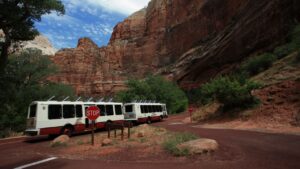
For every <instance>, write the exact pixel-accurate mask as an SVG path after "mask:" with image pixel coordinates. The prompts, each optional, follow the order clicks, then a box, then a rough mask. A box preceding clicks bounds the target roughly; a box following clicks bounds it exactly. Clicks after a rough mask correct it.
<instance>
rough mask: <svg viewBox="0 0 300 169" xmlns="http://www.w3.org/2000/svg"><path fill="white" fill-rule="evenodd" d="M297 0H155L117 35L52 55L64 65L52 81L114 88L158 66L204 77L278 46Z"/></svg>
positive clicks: (84, 89) (184, 78) (82, 90)
mask: <svg viewBox="0 0 300 169" xmlns="http://www.w3.org/2000/svg"><path fill="white" fill-rule="evenodd" d="M299 3H300V2H299V1H297V0H272V1H269V0H261V1H253V0H190V1H184V0H152V1H151V2H150V3H149V4H148V7H147V8H144V9H142V10H140V11H138V12H136V13H134V14H133V15H131V16H129V17H128V18H127V19H125V20H124V21H123V22H121V23H119V24H118V25H116V26H115V28H114V31H113V33H112V36H111V39H110V42H109V44H108V45H107V46H105V47H101V48H99V47H97V46H96V45H95V44H94V43H93V42H91V41H90V40H88V39H86V38H83V39H80V40H79V43H78V46H77V48H75V49H63V50H61V51H59V52H57V54H56V55H55V56H53V57H52V59H53V60H54V62H55V63H56V64H57V65H59V66H60V67H61V73H60V74H58V75H56V76H54V77H52V80H53V81H60V82H64V83H67V84H71V85H73V86H74V87H75V89H76V91H77V94H80V95H91V94H92V93H94V94H96V95H110V94H112V93H114V92H115V91H118V90H122V89H124V87H125V85H124V81H126V80H127V79H128V77H138V78H142V77H144V76H145V75H146V74H148V73H154V74H155V73H159V74H162V75H164V76H166V77H167V78H168V79H171V80H174V81H177V82H178V83H179V84H181V85H182V86H184V85H185V84H189V83H195V84H200V83H202V82H204V81H206V80H208V79H210V78H211V77H212V76H215V75H217V74H218V73H223V72H226V71H228V70H230V69H231V68H232V67H233V66H234V63H237V62H239V61H241V60H242V59H243V58H245V57H247V56H249V55H250V54H251V53H253V52H256V51H259V50H266V49H269V48H272V47H273V46H274V45H276V44H278V42H281V41H282V40H283V39H284V38H286V34H287V31H288V30H289V28H290V27H289V26H290V24H291V23H292V22H294V21H295V20H297V19H298V20H300V15H299V13H300V12H299V11H300V9H298V8H300V4H299Z"/></svg>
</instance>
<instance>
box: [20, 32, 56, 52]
mask: <svg viewBox="0 0 300 169" xmlns="http://www.w3.org/2000/svg"><path fill="white" fill-rule="evenodd" d="M20 46H21V48H22V49H28V48H35V49H39V50H41V51H42V53H43V54H44V55H54V54H55V52H56V51H57V50H56V49H55V48H54V47H53V46H52V45H51V43H50V42H49V40H48V39H47V38H46V37H45V36H43V35H39V36H37V37H35V38H34V40H31V41H25V42H22V43H21V45H20Z"/></svg>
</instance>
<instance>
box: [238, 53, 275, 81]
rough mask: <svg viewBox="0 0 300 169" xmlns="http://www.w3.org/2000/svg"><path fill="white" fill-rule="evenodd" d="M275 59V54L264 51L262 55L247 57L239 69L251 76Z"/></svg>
mask: <svg viewBox="0 0 300 169" xmlns="http://www.w3.org/2000/svg"><path fill="white" fill-rule="evenodd" d="M275 60H276V57H275V55H273V54H270V53H264V54H262V55H258V56H255V57H252V58H249V59H248V60H247V61H246V62H245V63H244V64H243V65H242V67H241V71H242V72H245V73H248V74H249V75H250V76H253V75H256V74H258V73H260V72H262V71H264V70H266V69H268V68H269V67H271V66H272V64H273V62H274V61H275Z"/></svg>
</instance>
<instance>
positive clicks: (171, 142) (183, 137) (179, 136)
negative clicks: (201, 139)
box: [163, 133, 198, 156]
mask: <svg viewBox="0 0 300 169" xmlns="http://www.w3.org/2000/svg"><path fill="white" fill-rule="evenodd" d="M197 138H198V137H197V136H196V135H194V134H191V133H175V134H172V135H171V136H170V137H168V138H167V140H165V141H164V142H163V147H164V149H165V150H167V151H169V152H170V153H171V154H173V155H176V156H186V155H189V152H188V150H187V149H183V150H179V149H178V148H177V145H179V144H181V143H184V142H187V141H190V140H195V139H197Z"/></svg>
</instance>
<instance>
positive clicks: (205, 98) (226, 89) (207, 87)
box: [199, 76, 259, 110]
mask: <svg viewBox="0 0 300 169" xmlns="http://www.w3.org/2000/svg"><path fill="white" fill-rule="evenodd" d="M258 87H259V84H257V83H255V82H252V81H249V80H245V79H244V78H240V79H238V78H237V77H229V76H225V77H218V78H216V79H213V80H212V81H210V82H208V83H206V84H204V85H202V86H201V88H200V89H199V95H200V100H199V102H200V103H201V104H203V105H205V104H207V103H209V102H212V101H214V100H217V101H218V102H220V103H223V104H224V110H231V109H235V108H248V107H249V106H252V105H254V104H256V103H257V99H256V98H255V97H254V96H253V95H252V94H251V91H252V90H253V89H257V88H258Z"/></svg>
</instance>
